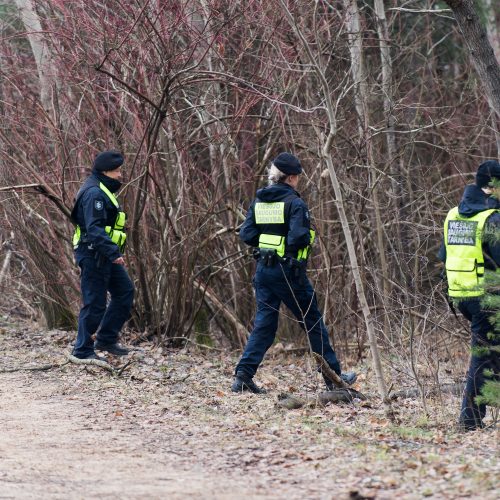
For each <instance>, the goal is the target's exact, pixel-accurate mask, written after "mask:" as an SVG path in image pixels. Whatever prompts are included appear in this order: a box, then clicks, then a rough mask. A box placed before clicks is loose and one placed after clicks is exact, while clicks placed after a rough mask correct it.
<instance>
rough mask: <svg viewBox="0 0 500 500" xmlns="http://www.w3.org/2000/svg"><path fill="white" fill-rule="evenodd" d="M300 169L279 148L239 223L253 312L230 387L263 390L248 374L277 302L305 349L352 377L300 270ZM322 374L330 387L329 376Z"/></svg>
mask: <svg viewBox="0 0 500 500" xmlns="http://www.w3.org/2000/svg"><path fill="white" fill-rule="evenodd" d="M301 173H302V166H301V164H300V161H299V160H298V159H297V158H296V157H295V156H293V155H292V154H290V153H281V154H279V155H278V156H277V157H276V158H275V159H274V160H273V162H272V164H271V167H270V169H269V175H268V181H269V186H267V187H265V188H263V189H260V190H258V191H257V197H256V198H255V200H254V201H253V202H252V204H251V206H250V208H249V209H248V212H247V215H246V219H245V222H244V223H243V225H242V226H241V229H240V238H241V239H242V240H243V241H244V242H245V243H246V244H248V245H250V246H252V247H254V248H255V250H254V254H255V255H256V258H257V270H256V273H255V278H254V287H255V296H256V300H257V313H256V317H255V324H254V328H253V331H252V333H251V335H250V337H249V339H248V343H247V345H246V347H245V350H244V352H243V355H242V357H241V359H240V361H239V363H238V365H237V366H236V369H235V380H234V383H233V385H232V387H231V390H232V391H233V392H241V391H251V392H253V393H265V392H266V391H265V390H264V389H262V388H259V387H258V386H257V385H256V384H255V383H254V382H253V376H254V375H255V373H256V371H257V368H258V367H259V365H260V363H261V361H262V359H263V358H264V355H265V353H266V351H267V350H268V349H269V348H270V347H271V345H272V343H273V341H274V338H275V335H276V329H277V327H278V316H279V308H280V304H281V302H283V303H284V304H285V305H286V306H287V307H288V308H289V309H290V311H291V312H292V313H293V314H294V315H295V317H296V318H297V320H298V321H299V324H300V325H301V327H302V328H303V329H305V331H306V332H307V335H308V337H309V343H310V346H311V349H312V350H313V351H314V352H316V353H318V354H320V355H321V356H323V358H325V360H326V361H327V362H328V364H329V366H330V367H331V368H332V370H333V371H335V372H336V373H337V374H338V375H341V376H342V378H343V379H344V381H345V382H347V383H349V384H352V383H354V381H355V379H356V374H355V373H353V372H348V373H343V374H342V373H341V369H340V363H339V361H338V359H337V356H336V355H335V352H334V351H333V349H332V346H331V345H330V341H329V339H328V332H327V330H326V327H325V324H324V322H323V318H322V316H321V313H320V311H319V309H318V304H317V302H316V294H315V292H314V289H313V287H312V286H311V283H310V282H309V280H308V278H307V276H306V264H307V257H308V255H309V252H310V250H311V245H312V243H313V240H314V231H313V230H311V224H310V220H309V210H308V208H307V205H306V204H305V202H304V201H303V200H302V199H301V197H300V195H299V193H298V192H297V191H296V189H297V186H298V183H299V176H300V174H301ZM324 378H325V382H326V385H327V387H328V388H329V389H331V388H332V387H333V383H332V381H331V380H329V379H328V378H327V377H326V376H324Z"/></svg>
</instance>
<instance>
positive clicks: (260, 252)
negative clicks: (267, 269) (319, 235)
mask: <svg viewBox="0 0 500 500" xmlns="http://www.w3.org/2000/svg"><path fill="white" fill-rule="evenodd" d="M309 232H310V235H311V236H310V243H309V245H307V246H306V247H305V248H301V249H300V250H299V251H298V252H297V256H296V257H295V256H291V255H286V249H285V236H283V235H280V234H267V233H262V234H261V235H260V236H259V247H258V248H257V249H256V252H254V257H256V258H257V259H263V260H265V262H266V265H275V264H277V263H278V262H282V263H290V262H292V263H293V265H294V266H298V264H300V263H307V258H308V257H309V254H310V253H311V248H312V244H313V242H314V238H315V236H316V232H315V231H314V230H312V229H310V230H309ZM304 267H305V266H304Z"/></svg>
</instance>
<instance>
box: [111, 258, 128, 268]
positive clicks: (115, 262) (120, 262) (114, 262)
mask: <svg viewBox="0 0 500 500" xmlns="http://www.w3.org/2000/svg"><path fill="white" fill-rule="evenodd" d="M113 264H120V266H124V265H125V259H124V258H123V257H118V258H117V259H115V260H114V261H113Z"/></svg>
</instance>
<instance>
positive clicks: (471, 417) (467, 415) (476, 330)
mask: <svg viewBox="0 0 500 500" xmlns="http://www.w3.org/2000/svg"><path fill="white" fill-rule="evenodd" d="M458 308H459V310H460V312H461V313H462V314H463V315H464V316H465V317H466V318H467V319H468V320H469V321H470V322H471V332H472V342H471V345H472V354H471V359H470V365H469V370H468V372H467V379H466V382H465V392H464V397H463V401H462V410H461V412H460V423H461V424H462V425H463V426H464V427H466V428H469V429H474V428H477V427H482V425H483V422H482V420H483V418H484V416H485V414H486V405H484V404H477V403H476V402H475V398H476V396H478V395H479V394H480V392H481V388H482V387H483V385H484V384H485V381H486V379H485V376H484V371H485V370H490V371H492V372H493V373H494V374H495V375H494V376H496V377H499V376H500V354H499V353H498V352H497V351H494V350H492V349H490V348H491V347H492V346H493V345H497V346H498V345H499V342H498V340H492V339H490V338H488V333H489V332H492V331H493V326H492V324H491V322H490V318H491V313H489V312H488V311H485V310H484V309H483V308H482V306H481V302H480V298H471V299H467V300H461V301H460V302H458ZM495 333H498V332H495ZM484 348H486V349H484Z"/></svg>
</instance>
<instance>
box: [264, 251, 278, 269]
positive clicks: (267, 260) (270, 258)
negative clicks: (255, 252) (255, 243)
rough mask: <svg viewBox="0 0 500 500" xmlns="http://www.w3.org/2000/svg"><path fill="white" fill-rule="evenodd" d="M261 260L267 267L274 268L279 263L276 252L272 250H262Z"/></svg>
mask: <svg viewBox="0 0 500 500" xmlns="http://www.w3.org/2000/svg"><path fill="white" fill-rule="evenodd" d="M260 260H261V261H262V263H263V264H264V265H265V266H274V265H275V264H276V263H277V262H278V256H277V255H276V250H274V249H272V248H261V249H260Z"/></svg>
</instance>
